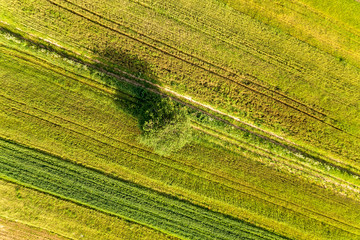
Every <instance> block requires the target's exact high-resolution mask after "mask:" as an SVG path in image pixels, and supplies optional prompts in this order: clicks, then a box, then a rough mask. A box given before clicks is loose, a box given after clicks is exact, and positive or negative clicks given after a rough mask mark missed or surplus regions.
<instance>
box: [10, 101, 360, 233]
mask: <svg viewBox="0 0 360 240" xmlns="http://www.w3.org/2000/svg"><path fill="white" fill-rule="evenodd" d="M3 97H4V96H3ZM6 98H7V97H6ZM7 99H9V98H7ZM9 100H11V101H14V100H12V99H9ZM14 102H17V101H14ZM17 103H19V102H17ZM20 104H21V105H25V104H24V103H20ZM14 110H16V111H20V112H22V113H23V114H26V115H28V116H31V117H35V118H38V119H39V120H41V121H46V122H48V123H49V124H53V125H56V126H57V127H61V128H63V129H65V130H66V131H72V132H75V133H76V134H79V135H81V136H83V137H86V138H89V139H92V140H94V141H97V142H98V143H99V144H105V145H106V146H109V147H112V148H116V149H117V150H120V151H124V152H126V153H127V154H130V155H134V156H136V157H140V158H143V159H144V160H146V161H152V162H156V163H157V164H161V165H164V166H165V167H169V168H173V169H176V171H181V172H184V173H185V174H190V175H193V177H196V178H203V180H205V181H212V180H209V179H213V178H214V177H215V178H217V179H222V180H218V181H216V182H215V183H216V184H220V185H222V186H223V187H225V188H229V189H231V190H232V191H236V192H239V193H242V194H246V195H249V196H250V197H253V198H257V199H259V200H262V201H265V202H268V203H270V204H274V205H275V206H279V207H285V209H288V210H290V211H294V212H295V213H297V214H300V215H303V216H306V215H307V214H308V213H311V214H313V215H314V216H316V215H318V216H321V217H324V218H327V219H329V220H332V221H335V222H338V223H340V224H344V225H347V226H348V227H352V228H356V229H358V230H360V228H358V227H355V226H352V225H349V224H346V223H344V222H341V221H339V220H337V219H333V218H330V217H328V216H326V215H324V214H321V213H318V212H316V211H313V210H311V209H308V208H306V207H303V206H300V205H298V204H295V203H292V202H289V201H287V200H284V199H281V198H278V197H276V196H273V195H270V194H267V193H265V192H263V191H261V190H258V189H256V188H253V187H251V186H249V185H245V184H243V183H240V182H238V181H234V180H233V179H228V178H225V177H223V176H220V175H217V174H215V173H212V172H209V171H206V170H203V169H200V168H196V167H194V166H192V165H188V164H185V165H186V166H187V167H189V168H191V169H192V170H191V171H192V172H195V171H194V170H196V171H197V172H204V173H205V174H207V175H210V176H209V177H208V178H204V177H202V176H200V175H197V174H195V175H194V173H191V172H188V171H186V170H183V169H179V168H174V167H173V166H171V165H167V164H164V163H162V162H159V161H156V160H154V159H150V158H148V157H144V156H145V155H146V156H148V155H149V154H151V153H150V152H148V151H146V150H144V149H141V148H138V147H136V146H133V145H130V144H128V143H125V142H122V141H120V140H117V139H113V138H110V137H108V136H105V135H103V134H101V133H98V132H96V131H94V130H92V129H89V128H87V127H84V126H82V125H79V124H77V123H74V122H71V121H68V120H66V119H63V118H60V117H58V116H55V115H52V117H53V118H58V119H60V120H61V121H66V122H67V123H71V124H72V125H75V127H74V128H75V129H80V128H84V129H86V130H88V131H91V132H92V133H95V135H100V136H102V137H105V138H108V139H111V140H113V141H116V142H117V144H116V145H118V144H119V143H121V144H125V145H127V146H128V147H131V148H136V149H137V150H136V152H137V153H138V152H139V151H145V152H146V153H145V154H142V155H143V156H141V155H138V154H133V153H132V152H131V151H126V150H124V149H122V148H119V147H115V146H113V145H111V144H109V143H105V142H103V141H100V140H98V139H96V138H94V137H90V136H89V135H86V134H84V133H81V132H79V131H75V130H74V129H70V128H67V127H64V126H63V125H61V124H58V123H54V122H51V121H49V120H47V119H44V118H41V117H39V116H36V115H33V114H30V113H28V112H24V111H22V110H19V109H14ZM36 110H37V111H40V112H42V113H45V114H47V115H51V114H50V113H47V112H45V111H43V110H40V109H36ZM96 154H100V153H98V152H96ZM152 155H154V154H152ZM102 156H103V157H105V158H107V156H106V155H102ZM166 159H167V160H170V161H172V162H177V161H176V160H174V159H170V158H166ZM177 163H178V164H184V163H183V162H177ZM223 180H225V181H226V182H228V183H230V185H228V184H225V183H223ZM231 185H233V186H231ZM238 185H241V186H242V187H244V188H247V189H250V190H251V191H252V192H255V195H254V193H249V192H246V191H244V190H241V189H239V188H237V187H238ZM234 186H237V187H236V188H234ZM256 192H257V193H256ZM259 194H260V195H259ZM261 195H264V196H266V197H267V199H265V198H263V197H261ZM268 199H272V201H270V200H268ZM278 201H281V202H283V204H281V205H280V204H278V203H275V202H278ZM289 205H292V206H295V207H296V208H299V209H303V210H305V212H307V213H300V212H298V211H296V210H294V209H293V208H289V207H288V206H289Z"/></svg>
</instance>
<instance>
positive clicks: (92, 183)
mask: <svg viewBox="0 0 360 240" xmlns="http://www.w3.org/2000/svg"><path fill="white" fill-rule="evenodd" d="M4 144H5V145H13V147H11V146H10V147H9V146H7V147H6V146H5V148H7V149H8V150H6V149H5V150H6V151H7V153H8V154H10V155H7V156H9V157H11V156H12V160H11V159H8V160H10V162H9V164H8V165H4V164H1V165H2V167H3V168H2V170H3V171H11V170H10V169H12V168H11V166H10V165H12V167H19V166H21V165H19V164H18V163H17V162H19V161H20V160H21V159H22V158H24V157H25V158H26V164H25V165H28V166H21V167H20V168H21V169H22V170H21V174H20V175H21V176H20V178H21V181H24V180H25V181H26V182H27V183H28V184H31V185H34V184H35V186H36V185H39V184H40V185H41V184H45V185H49V184H50V185H53V186H54V187H55V186H56V187H55V188H54V187H47V188H45V189H44V190H45V191H50V192H51V191H54V190H55V192H56V191H57V192H63V193H71V192H73V191H75V189H76V191H78V190H79V191H81V192H84V191H85V192H89V190H91V189H92V190H93V193H91V194H90V195H88V196H89V197H90V196H93V197H90V198H88V197H86V196H87V195H86V194H85V193H77V192H74V193H73V194H74V195H76V197H77V198H79V197H80V198H81V197H82V196H84V198H85V199H82V201H83V202H84V200H85V203H86V202H88V203H89V204H90V205H92V204H95V206H96V205H98V206H96V207H97V208H99V207H100V208H104V207H106V206H109V207H113V209H105V210H106V211H110V212H112V213H115V214H117V212H116V211H118V210H120V209H118V208H117V205H119V204H120V205H122V206H123V207H124V208H126V209H125V210H124V209H122V210H121V211H126V210H128V211H131V213H133V214H134V217H138V216H139V215H141V216H142V215H144V214H145V216H144V218H145V220H149V219H150V220H151V219H153V220H155V222H156V221H161V220H163V221H166V223H164V225H162V226H163V227H167V228H169V227H174V226H177V225H178V224H180V227H181V228H179V229H178V230H186V229H187V230H188V231H190V232H191V231H200V230H201V229H197V227H199V226H203V228H202V229H203V230H202V231H200V232H199V233H198V234H203V233H209V232H208V231H209V229H214V230H215V231H216V232H215V233H214V234H216V233H221V232H224V231H226V233H227V234H228V233H229V234H230V235H232V236H233V237H234V235H233V234H234V233H235V232H237V233H240V232H246V233H248V234H252V235H254V236H257V235H259V234H260V233H263V232H262V230H260V229H256V228H254V227H252V226H250V225H247V224H245V225H244V223H242V222H238V220H235V219H233V218H228V217H227V216H224V215H220V214H218V213H214V212H212V211H209V210H206V209H204V208H201V207H198V206H197V205H193V204H191V203H189V202H187V201H179V200H178V199H177V198H174V197H169V196H167V195H163V194H159V193H156V192H154V191H153V190H150V189H147V188H144V187H140V186H134V184H131V183H124V182H123V181H121V180H118V179H117V178H113V177H111V176H104V175H103V174H102V173H101V172H99V171H94V170H92V169H89V168H86V169H85V168H84V167H79V166H77V165H74V164H71V163H68V162H64V161H63V160H60V159H59V158H56V159H55V156H53V155H48V154H46V153H44V152H39V151H36V150H33V149H31V148H28V147H26V149H24V147H21V146H19V145H14V143H12V142H7V141H6V143H4ZM4 144H2V148H3V149H4ZM15 148H16V149H18V150H15V151H14V149H15ZM21 148H23V150H21ZM19 149H20V150H19ZM34 151H36V152H34ZM12 154H13V155H12ZM44 154H46V156H44ZM15 157H16V159H15V160H14V158H15ZM40 157H41V158H40ZM44 158H46V160H43V159H44ZM4 160H5V159H3V160H0V161H1V162H3V161H4ZM24 161H25V159H23V160H21V162H24ZM24 163H25V162H24ZM4 168H5V170H4ZM16 171H19V170H16ZM16 171H15V172H16ZM6 174H7V175H9V177H11V178H13V177H12V176H13V175H14V174H13V173H12V172H6ZM34 175H35V176H34ZM36 175H38V177H40V176H41V178H40V179H42V180H43V181H41V182H38V180H37V179H38V177H36ZM34 177H35V178H34ZM15 179H16V178H15ZM31 179H33V180H31ZM40 179H39V180H40ZM50 179H52V181H50ZM61 179H64V180H65V181H64V180H61ZM71 179H72V180H71ZM26 182H25V183H26ZM107 182H108V183H107ZM83 183H84V184H86V185H84V186H83V187H81V188H78V187H75V188H74V187H73V186H74V185H82V184H83ZM59 184H60V185H59ZM69 184H70V185H69ZM73 184H74V185H73ZM64 185H65V186H66V187H65V186H64ZM70 186H71V187H70ZM37 187H39V186H37ZM43 187H44V186H43ZM45 187H46V186H45ZM134 187H136V189H135V190H136V191H135V192H133V193H131V191H132V189H134ZM40 188H41V187H40ZM119 188H120V189H123V190H122V191H119ZM71 189H74V190H71ZM99 190H100V191H101V192H102V193H101V192H99ZM64 191H65V192H64ZM66 191H68V192H66ZM114 191H115V192H114ZM57 194H58V193H57ZM110 194H111V195H110ZM65 197H66V196H65ZM70 198H71V196H70ZM73 198H74V197H73ZM75 199H76V198H75ZM90 199H93V200H94V201H95V202H91V201H90ZM76 200H80V199H76ZM80 201H81V200H80ZM89 201H90V202H89ZM103 204H105V205H103ZM99 205H100V206H99ZM117 209H118V210H117ZM114 210H116V211H114ZM139 211H140V212H139ZM122 214H123V213H122ZM126 214H127V213H126V212H125V215H126ZM174 214H175V215H174ZM127 215H129V214H127ZM171 215H173V218H171V220H170V221H169V218H168V216H171ZM200 215H201V216H202V217H201V218H199V216H200ZM184 218H185V219H187V220H186V222H187V221H190V222H193V225H192V226H194V227H190V226H186V227H184V228H183V226H184V225H183V224H181V222H179V221H184ZM200 219H201V220H200ZM234 221H235V222H234ZM147 222H149V221H147ZM214 222H216V223H217V225H218V227H214V225H213V223H214ZM153 223H154V222H153ZM208 223H211V224H210V225H209V224H208ZM148 224H149V223H148ZM173 224H175V225H173ZM199 224H200V225H199ZM229 224H230V225H229ZM150 225H154V224H151V223H150ZM229 226H232V229H231V230H230V229H229V228H228V227H229ZM243 226H246V227H245V229H244V227H243ZM178 230H176V231H178ZM167 231H168V229H167ZM227 231H229V232H227ZM266 235H270V236H271V234H267V233H266ZM216 236H219V235H218V234H216ZM229 237H231V236H229ZM263 237H265V236H263ZM266 238H267V239H274V238H272V237H269V236H268V237H266ZM205 239H208V238H207V237H206V238H205ZM220 239H227V237H225V236H222V237H221V238H220ZM232 239H233V238H232ZM275 239H276V238H275Z"/></svg>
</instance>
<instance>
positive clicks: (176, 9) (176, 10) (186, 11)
mask: <svg viewBox="0 0 360 240" xmlns="http://www.w3.org/2000/svg"><path fill="white" fill-rule="evenodd" d="M67 2H69V1H67ZM71 2H73V1H71ZM78 2H79V4H80V5H86V6H87V8H89V7H91V8H92V9H98V8H97V7H95V6H94V5H90V6H88V5H89V4H88V3H86V4H85V3H84V2H82V1H78ZM137 3H138V4H140V3H139V2H137ZM164 4H165V5H168V4H169V3H164ZM71 5H74V6H75V7H78V8H80V9H82V10H84V11H85V12H88V13H90V14H93V15H94V16H96V17H98V18H102V19H105V20H106V21H108V22H110V23H114V24H116V25H118V26H119V27H120V28H130V29H131V30H132V31H135V28H141V26H137V25H136V26H135V28H134V27H133V28H131V27H129V25H130V26H132V25H133V22H134V24H135V22H141V19H140V18H139V17H138V16H136V15H135V14H134V13H131V12H126V14H129V15H130V16H131V18H130V19H127V20H126V21H122V23H119V22H117V21H114V20H112V19H120V20H121V19H122V17H119V14H114V15H111V18H110V17H103V16H101V15H99V14H98V13H96V12H93V11H90V10H88V9H86V8H83V7H81V6H78V5H76V4H73V3H71ZM140 5H142V6H143V4H140ZM145 6H146V8H149V9H151V10H153V11H154V12H160V13H163V12H166V11H164V9H162V8H161V6H162V4H160V5H157V8H152V7H150V6H149V5H145ZM159 7H160V8H159ZM158 8H159V9H158ZM171 8H174V9H172V10H173V11H171V12H169V13H168V15H166V16H167V17H169V15H171V17H172V18H173V17H174V16H176V17H179V16H178V15H179V14H178V13H179V11H181V7H180V6H177V7H175V6H172V7H171ZM166 10H168V9H166ZM139 11H140V12H141V10H139ZM132 12H135V9H132ZM189 12H191V10H190V9H184V10H183V15H184V16H183V18H184V19H186V17H189ZM106 13H107V15H109V13H108V12H106ZM103 14H105V12H103ZM139 15H140V14H139ZM190 16H191V15H190ZM136 17H138V18H139V19H136ZM153 17H154V18H156V15H155V16H153ZM202 17H206V16H204V15H202ZM239 17H240V16H239ZM132 18H134V19H132ZM176 20H178V19H177V18H176ZM195 20H196V21H199V19H198V18H197V17H193V19H192V20H187V21H188V23H187V26H188V27H190V26H191V22H194V21H195ZM213 20H214V19H208V18H206V19H205V20H204V21H201V26H202V27H203V26H206V28H205V29H211V27H210V26H207V25H206V23H211V22H213ZM214 25H218V24H215V23H214ZM159 27H161V26H157V27H154V26H153V28H159ZM136 31H138V34H137V35H138V36H140V37H142V36H145V38H148V39H149V40H152V41H156V42H160V43H162V44H165V42H163V41H166V39H164V40H160V41H159V40H156V39H154V38H153V37H149V36H148V35H149V34H146V35H145V34H143V32H147V33H148V32H149V31H150V30H149V29H143V30H142V31H141V30H140V32H139V30H136ZM167 31H169V30H167V29H164V30H161V31H158V32H161V33H162V34H163V35H166V36H169V35H171V32H167ZM223 31H224V30H223ZM164 33H166V34H164ZM152 34H153V33H152ZM154 34H156V32H154ZM208 35H209V36H212V37H214V34H208ZM230 35H236V34H234V33H233V34H230ZM160 37H161V35H159V38H160ZM167 38H168V37H167ZM227 39H229V37H227ZM223 40H224V39H223ZM226 41H227V40H226ZM234 42H237V43H238V42H239V39H235V40H234ZM232 44H233V43H232ZM165 45H166V46H167V47H171V48H172V49H176V51H177V52H182V53H184V52H183V51H182V50H180V49H179V48H178V47H177V48H174V47H173V46H174V45H176V43H172V45H171V46H169V45H168V44H165ZM259 47H260V46H257V47H253V49H258V50H259ZM188 51H191V50H188ZM184 54H186V55H187V56H190V57H191V58H194V57H195V58H196V59H197V60H199V61H200V62H205V63H207V64H212V67H215V68H221V69H222V70H223V71H225V72H229V73H228V74H226V73H225V75H233V76H236V74H235V73H234V72H231V70H229V69H224V67H223V66H219V65H214V64H213V63H210V62H207V61H205V60H204V59H201V58H199V57H196V56H194V55H193V54H188V53H184ZM217 62H218V63H219V62H220V63H221V62H223V61H220V60H219V61H217ZM311 71H313V70H307V72H309V73H310V72H311ZM246 76H248V77H249V78H248V79H247V80H249V81H250V82H251V79H256V77H254V76H251V75H249V74H246ZM239 77H241V76H237V77H236V78H239ZM316 77H317V78H319V76H316ZM325 77H329V76H328V75H326V76H325ZM236 78H235V80H236ZM334 80H335V81H334ZM321 81H325V79H322V80H321ZM260 82H261V81H257V83H252V84H255V85H257V84H258V86H257V87H260V88H262V90H264V89H266V90H268V91H269V92H268V93H267V95H269V93H270V95H271V93H275V94H276V95H280V96H281V97H284V98H285V99H287V100H291V101H292V102H296V104H299V105H302V107H305V111H308V112H311V111H315V112H316V113H317V114H320V116H322V115H324V114H323V113H320V112H317V110H315V109H311V108H309V106H305V105H303V103H301V102H299V101H297V100H295V99H290V98H289V97H288V96H286V95H284V94H282V93H281V92H278V91H274V90H272V89H269V88H268V87H265V86H262V85H261V83H260ZM263 83H264V84H265V82H263ZM252 84H251V83H250V85H252ZM259 84H260V85H259ZM331 84H332V85H336V84H339V82H338V81H337V80H336V79H332V81H331ZM260 90H261V89H260ZM307 108H308V109H307ZM316 113H315V115H316Z"/></svg>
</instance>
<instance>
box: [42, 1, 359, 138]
mask: <svg viewBox="0 0 360 240" xmlns="http://www.w3.org/2000/svg"><path fill="white" fill-rule="evenodd" d="M46 1H47V2H49V3H51V4H53V5H54V6H57V7H59V8H62V9H64V10H66V11H69V12H70V13H72V14H75V15H77V16H79V17H82V18H84V19H86V20H88V21H90V22H92V23H94V24H97V25H99V26H101V27H103V28H106V29H108V30H110V31H113V32H115V33H118V34H120V35H122V36H125V37H127V38H130V39H131V40H133V41H136V42H139V43H141V44H144V45H146V46H148V47H150V48H153V49H155V50H157V51H160V52H162V53H163V54H166V55H169V56H171V57H173V58H176V59H178V60H180V61H183V62H186V63H187V64H189V65H191V66H194V67H197V68H199V69H202V70H204V71H207V72H209V73H211V74H213V75H215V76H218V77H220V78H222V79H225V80H228V81H231V82H233V83H235V84H237V85H240V86H242V87H244V88H246V89H248V90H250V91H253V92H254V93H257V94H259V95H262V96H264V97H267V98H270V99H272V100H274V101H276V102H279V103H281V104H283V105H285V106H287V107H289V108H291V109H293V110H296V111H298V112H301V113H303V114H305V115H307V116H309V117H311V118H313V119H315V120H317V121H320V122H322V123H323V124H325V125H327V126H330V127H332V128H334V129H336V130H338V131H340V132H343V133H345V134H347V135H349V136H352V137H355V138H358V139H360V137H358V136H356V135H353V134H351V133H348V132H346V131H344V130H343V129H341V128H339V127H337V126H335V125H333V124H330V123H328V122H326V121H325V120H323V119H321V118H319V117H316V116H315V115H313V114H310V113H308V112H306V111H303V110H301V109H299V108H297V107H294V106H292V105H290V104H288V103H286V102H284V101H282V100H279V99H277V98H274V97H272V96H269V95H267V94H265V93H263V92H260V91H259V90H256V89H254V88H252V87H249V86H247V85H245V84H242V83H239V82H237V81H235V80H233V79H231V78H229V77H227V76H224V75H221V74H219V73H217V72H215V71H213V70H211V69H207V68H206V67H203V66H201V65H199V64H196V63H193V62H191V61H189V60H186V59H184V58H182V57H179V56H177V55H175V54H172V53H170V52H168V51H166V50H163V49H161V48H159V47H156V46H154V45H152V44H149V43H146V42H144V41H143V40H140V39H137V38H135V37H133V36H131V35H129V34H126V33H124V32H121V31H119V30H117V29H114V28H112V27H109V26H107V25H105V24H103V23H100V22H98V21H96V20H93V19H91V18H89V17H86V16H85V15H82V14H81V13H78V12H76V11H74V10H72V9H69V8H67V7H64V6H62V5H60V4H57V3H55V2H53V1H51V0H46ZM65 2H68V3H70V4H72V5H75V4H73V3H71V2H69V1H65ZM75 6H77V5H75ZM77 7H78V8H80V9H83V11H87V12H89V13H90V14H92V15H94V16H96V17H98V18H101V19H105V20H107V19H106V18H104V17H102V16H100V15H98V14H97V13H92V12H91V11H89V10H87V9H85V8H82V7H80V6H77ZM107 21H110V22H113V21H112V20H107ZM113 23H114V24H117V25H119V26H121V25H120V24H118V23H116V22H113ZM131 31H134V30H131ZM137 34H138V35H140V36H144V37H146V38H149V39H151V40H153V41H155V42H156V41H157V40H155V39H152V38H151V37H148V36H146V35H144V34H141V33H137ZM159 43H160V44H163V43H161V42H159ZM168 47H169V48H173V47H171V46H168ZM173 49H174V50H176V51H178V50H177V49H176V48H173ZM182 54H184V55H188V56H189V57H190V58H194V59H197V60H198V61H202V62H203V63H205V64H209V65H210V66H214V67H217V66H215V65H214V64H212V63H208V62H206V61H203V60H202V59H199V58H197V57H194V56H191V55H189V54H186V53H184V52H182ZM219 68H220V69H221V67H219ZM223 70H224V71H226V70H225V69H223Z"/></svg>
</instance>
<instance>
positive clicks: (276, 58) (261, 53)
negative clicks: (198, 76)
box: [124, 1, 354, 122]
mask: <svg viewBox="0 0 360 240" xmlns="http://www.w3.org/2000/svg"><path fill="white" fill-rule="evenodd" d="M135 3H137V4H139V5H141V6H142V5H143V7H147V8H148V9H151V10H153V11H155V9H154V8H151V6H148V5H146V4H142V3H140V2H138V1H136V2H135ZM167 4H169V3H167ZM169 5H170V4H169ZM179 11H181V10H180V8H179V7H177V8H176V14H177V13H178V12H179ZM191 11H192V9H186V10H184V11H183V12H182V13H183V14H184V15H185V16H189V13H191ZM124 12H126V11H124ZM126 13H127V14H131V13H128V12H126ZM160 14H163V13H160ZM176 14H174V15H176ZM132 15H133V14H132ZM163 15H164V16H166V17H168V18H171V19H174V20H176V21H178V22H182V23H183V24H185V25H186V26H187V27H189V28H193V29H196V30H197V31H201V32H203V33H204V34H206V35H208V36H209V37H211V38H214V39H217V40H220V41H222V42H224V43H227V44H229V45H231V46H234V47H235V48H237V49H239V50H241V51H245V52H247V53H249V54H250V55H252V56H254V57H256V58H258V59H261V60H262V61H265V62H268V63H270V64H273V65H274V66H277V67H281V68H283V69H287V70H286V71H288V72H291V71H289V70H288V68H291V69H293V70H296V71H297V72H306V73H307V74H309V75H311V76H313V77H317V78H319V76H317V75H316V76H315V75H314V74H313V73H312V71H316V70H314V69H306V68H305V67H302V66H301V65H299V64H296V63H292V64H293V65H294V66H292V65H291V64H290V61H292V60H285V59H283V58H281V56H278V55H274V53H273V54H268V53H266V52H265V51H262V50H260V49H259V48H256V47H254V46H252V45H251V44H250V43H249V42H245V41H244V40H243V39H239V38H236V39H235V40H236V41H237V42H239V43H240V44H241V45H238V44H235V43H233V42H230V41H228V40H224V39H222V38H219V37H216V36H214V35H212V34H211V33H207V32H206V31H204V30H203V29H200V28H196V27H195V26H194V25H192V24H190V23H186V22H185V21H181V20H179V19H176V18H175V17H173V16H171V15H170V14H168V15H166V14H163ZM192 17H193V18H194V19H196V21H199V18H198V17H197V14H194V16H192ZM209 19H210V20H211V21H202V22H201V21H200V22H201V23H202V24H203V25H204V26H206V23H207V22H212V21H214V19H213V18H209ZM216 26H222V28H221V31H223V32H224V31H228V33H227V34H228V35H227V36H225V38H227V39H229V38H230V37H234V36H236V33H235V32H232V31H231V30H228V29H227V28H228V26H226V25H224V24H223V23H222V22H216V24H214V25H211V26H210V25H207V26H206V27H207V29H210V28H212V29H213V30H214V31H215V32H217V33H218V34H220V35H221V34H222V32H221V31H220V30H218V29H216ZM163 30H164V31H168V30H166V29H163ZM168 32H169V33H172V32H170V31H168ZM304 44H308V43H306V42H304ZM242 46H245V47H247V48H249V49H251V50H252V51H254V52H250V51H249V50H247V49H245V48H244V47H242ZM258 55H259V56H258ZM261 56H266V57H268V58H271V59H274V61H276V62H277V63H280V65H276V64H274V63H272V62H271V61H269V60H265V59H263V58H262V57H261ZM218 62H219V61H218ZM226 71H229V72H232V70H229V69H226ZM245 75H246V76H247V77H250V78H251V79H253V80H256V83H255V84H258V85H260V86H262V88H264V89H266V90H268V91H270V92H272V93H276V94H278V95H279V96H281V97H283V98H285V99H288V100H291V101H292V102H295V103H297V104H298V105H300V106H303V107H305V109H309V110H311V111H313V112H314V113H316V114H318V115H320V116H322V117H324V118H327V119H329V120H331V121H333V122H334V121H336V120H335V119H333V118H331V117H329V116H327V115H326V114H325V113H323V112H320V111H319V110H316V109H314V108H312V107H310V106H307V105H306V104H304V103H302V102H300V101H298V100H296V99H294V98H291V97H289V96H287V95H285V94H283V93H281V92H278V91H275V90H273V89H271V88H270V87H269V86H264V85H262V84H261V81H259V79H258V78H257V77H255V76H253V75H251V74H245ZM237 76H238V75H237ZM327 78H329V77H327ZM327 78H325V77H324V76H323V77H322V79H323V80H324V81H327ZM331 78H332V81H330V82H329V83H330V84H332V85H337V86H340V87H342V86H341V85H340V84H338V82H339V79H337V78H334V77H331ZM250 82H251V83H253V81H250ZM306 82H307V83H308V84H310V85H313V84H312V83H311V82H309V81H306ZM327 82H328V81H327ZM313 87H316V85H313ZM347 91H350V92H354V90H352V89H350V88H347ZM326 92H327V93H328V94H329V95H332V94H333V93H332V92H329V91H326ZM336 101H338V100H336ZM339 103H341V104H345V105H347V104H348V103H347V102H339ZM305 111H306V110H305Z"/></svg>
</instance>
